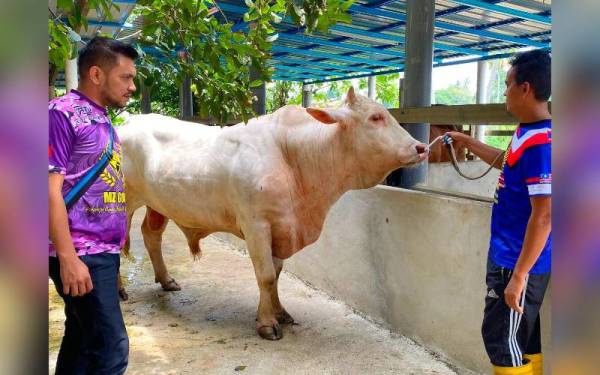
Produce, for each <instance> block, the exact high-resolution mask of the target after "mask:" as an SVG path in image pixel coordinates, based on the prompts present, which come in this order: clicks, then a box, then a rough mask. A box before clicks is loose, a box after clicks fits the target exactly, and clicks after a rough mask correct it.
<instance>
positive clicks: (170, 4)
mask: <svg viewBox="0 0 600 375" xmlns="http://www.w3.org/2000/svg"><path fill="white" fill-rule="evenodd" d="M245 3H246V5H247V7H248V11H247V12H246V14H244V17H243V19H244V22H245V23H246V26H247V27H245V29H246V31H245V32H244V31H233V30H232V26H233V23H232V22H230V21H229V20H227V19H226V17H225V14H224V13H222V12H221V14H222V18H224V19H225V22H219V20H218V19H217V17H215V16H213V12H214V10H217V11H219V10H220V9H219V7H218V3H217V2H216V1H214V0H139V1H138V6H137V7H136V9H135V10H134V14H133V17H142V20H143V25H144V26H143V28H142V33H141V36H140V38H139V39H138V51H139V52H140V55H141V59H140V61H139V64H138V72H139V80H140V81H143V82H144V84H146V85H147V86H148V87H152V90H153V92H152V94H153V95H157V91H156V90H159V89H160V87H163V86H164V85H165V84H168V83H170V82H174V83H175V85H176V87H177V86H178V85H179V83H180V82H182V81H183V78H184V77H185V76H189V77H192V81H193V83H194V85H195V87H196V88H197V90H196V102H197V103H198V106H197V108H198V113H199V115H200V116H202V117H213V118H217V119H219V120H220V121H222V122H225V121H227V119H228V118H239V119H242V120H247V119H248V118H249V117H251V116H253V115H254V113H253V112H252V106H251V105H252V102H253V100H255V98H253V97H252V94H251V90H250V89H251V88H252V87H256V86H258V85H260V84H262V82H269V81H270V79H271V74H272V72H273V68H271V67H268V66H267V61H268V60H269V59H270V49H271V46H272V44H273V42H274V41H275V40H276V38H277V34H276V33H275V31H276V30H275V25H276V24H278V23H280V22H281V21H282V20H283V19H284V18H285V19H286V20H292V21H293V22H294V23H295V24H296V25H297V26H298V27H302V28H303V29H304V31H305V33H312V32H313V31H315V30H318V31H320V32H325V31H326V30H327V29H328V28H329V27H330V26H331V25H333V24H335V23H337V22H339V21H344V22H350V21H351V19H350V16H349V15H348V8H349V7H350V5H351V4H352V0H294V1H285V0H246V1H245ZM106 6H114V4H113V3H112V1H110V0H58V2H57V16H55V15H52V14H51V22H49V23H48V24H49V36H50V43H49V49H50V50H49V54H50V56H51V66H50V70H51V73H52V74H51V75H52V76H54V77H55V75H56V74H55V73H56V72H57V71H58V70H59V69H61V68H62V65H61V62H64V61H65V60H66V58H68V57H73V56H74V54H75V51H76V49H75V48H73V45H74V43H75V41H74V37H75V38H76V37H77V32H78V31H79V30H80V27H81V26H83V27H84V28H85V27H86V26H87V21H86V15H87V13H88V12H87V9H91V8H96V9H98V10H102V11H104V13H105V14H109V13H110V12H109V11H108V10H109V8H106ZM63 16H66V17H67V19H68V20H69V24H68V25H67V26H68V27H64V26H65V25H62V24H61V23H60V22H59V20H58V18H61V17H63ZM69 29H71V30H72V31H70V30H69ZM251 68H253V70H255V71H256V73H257V77H258V79H256V80H254V81H251V80H250V69H251ZM51 83H53V81H51ZM138 83H139V82H138Z"/></svg>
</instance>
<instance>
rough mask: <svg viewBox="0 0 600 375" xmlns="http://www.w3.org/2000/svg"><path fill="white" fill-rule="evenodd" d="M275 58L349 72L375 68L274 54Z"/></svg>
mask: <svg viewBox="0 0 600 375" xmlns="http://www.w3.org/2000/svg"><path fill="white" fill-rule="evenodd" d="M273 60H277V61H281V62H282V63H285V64H296V65H302V66H305V65H309V66H314V67H318V68H323V69H336V70H340V71H342V72H344V73H348V72H354V73H365V72H372V71H373V70H371V69H367V68H356V67H354V66H348V65H335V64H328V63H323V62H318V61H311V60H297V59H291V58H288V57H283V56H273Z"/></svg>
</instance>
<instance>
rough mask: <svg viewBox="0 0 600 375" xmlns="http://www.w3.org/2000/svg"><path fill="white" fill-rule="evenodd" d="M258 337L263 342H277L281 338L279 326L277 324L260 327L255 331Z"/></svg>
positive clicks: (281, 332)
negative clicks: (263, 340)
mask: <svg viewBox="0 0 600 375" xmlns="http://www.w3.org/2000/svg"><path fill="white" fill-rule="evenodd" d="M256 332H258V335H259V336H260V337H262V338H263V339H265V340H272V341H275V340H279V339H281V338H282V337H283V331H282V329H281V326H280V325H279V324H277V323H275V324H273V325H272V326H260V327H258V328H257V329H256Z"/></svg>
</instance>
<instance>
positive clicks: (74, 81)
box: [65, 58, 79, 93]
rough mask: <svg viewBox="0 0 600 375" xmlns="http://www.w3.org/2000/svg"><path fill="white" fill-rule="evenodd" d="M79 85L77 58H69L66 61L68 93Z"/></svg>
mask: <svg viewBox="0 0 600 375" xmlns="http://www.w3.org/2000/svg"><path fill="white" fill-rule="evenodd" d="M78 85H79V79H78V76H77V58H74V59H67V61H65V86H66V88H67V93H68V92H69V91H71V90H72V89H76V88H77V86H78Z"/></svg>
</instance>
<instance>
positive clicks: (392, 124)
mask: <svg viewBox="0 0 600 375" xmlns="http://www.w3.org/2000/svg"><path fill="white" fill-rule="evenodd" d="M119 137H120V139H121V142H122V147H123V170H124V173H125V181H126V194H127V211H128V217H129V222H131V217H132V215H133V212H134V211H135V210H136V209H137V208H139V207H141V206H144V205H145V206H148V210H147V214H146V218H145V220H144V223H143V224H142V233H143V237H144V243H145V245H146V248H147V250H148V253H149V255H150V258H151V260H152V265H153V267H154V272H155V276H156V281H157V282H160V283H161V285H162V287H163V288H164V289H166V290H179V285H177V283H176V282H175V280H173V279H172V278H171V277H170V276H169V273H168V272H167V268H166V266H165V264H164V261H163V258H162V253H161V236H162V232H163V231H164V229H165V226H166V224H167V221H168V219H171V220H173V221H174V222H175V223H176V224H177V225H178V226H179V228H181V230H182V231H183V232H184V234H185V235H186V237H187V239H188V243H189V246H190V250H191V252H192V253H193V254H194V255H200V246H199V241H200V239H202V238H204V237H206V236H207V235H209V234H211V233H213V232H229V233H232V234H234V235H236V236H238V237H240V238H242V239H245V240H246V243H247V246H248V250H249V253H250V258H251V259H252V264H253V266H254V270H255V273H256V279H257V282H258V287H259V290H260V302H259V305H258V319H257V321H258V323H257V331H258V333H259V335H260V336H261V337H263V338H265V339H270V340H277V339H280V338H281V337H282V331H281V328H280V326H279V324H283V323H290V322H293V319H292V317H291V316H290V315H289V314H288V313H287V312H286V310H285V309H284V308H283V306H282V305H281V303H280V301H279V296H278V292H277V279H278V277H279V273H280V272H281V269H282V266H283V260H284V259H286V258H289V257H290V256H292V255H293V254H294V253H296V252H297V251H300V250H301V249H303V248H304V247H306V246H307V245H309V244H311V243H313V242H315V241H316V240H317V239H318V238H319V235H320V234H321V229H322V227H323V222H324V221H325V217H326V216H327V213H328V211H329V209H330V208H331V206H332V205H333V204H334V203H335V202H336V201H337V200H338V199H339V198H340V196H341V195H342V194H344V192H346V191H348V190H353V189H366V188H369V187H372V186H375V185H376V184H377V183H379V182H381V181H382V180H383V179H384V178H385V177H386V176H387V175H388V174H389V173H390V172H391V171H393V170H394V169H397V168H399V167H402V166H408V165H411V164H415V163H418V162H421V161H423V160H424V159H425V158H426V152H425V151H426V150H425V145H423V144H420V143H419V142H417V141H416V140H415V139H413V138H412V137H411V136H410V135H409V134H408V133H407V132H406V131H405V130H404V129H403V128H402V127H400V126H399V125H398V123H397V122H396V120H395V119H394V118H393V117H392V116H391V115H390V113H389V112H388V111H387V110H386V109H385V108H384V107H383V106H382V105H380V104H378V103H376V102H374V101H372V100H370V99H368V98H366V97H364V96H360V95H355V93H354V90H353V89H352V88H351V89H350V90H349V92H348V94H347V97H346V100H345V103H344V105H343V106H342V107H341V108H328V109H315V108H308V109H305V108H302V107H298V106H286V107H283V108H281V109H279V110H277V111H276V112H274V113H273V114H270V115H266V116H261V117H259V118H257V119H253V120H250V121H249V122H248V124H247V125H245V124H238V125H235V126H232V127H228V128H223V129H221V128H219V127H211V126H204V125H199V124H195V123H188V122H184V121H180V120H177V119H173V118H169V117H165V116H161V115H156V114H151V115H140V116H133V117H132V118H131V119H130V120H129V121H128V123H127V124H126V125H124V126H123V127H121V128H120V129H119Z"/></svg>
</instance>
